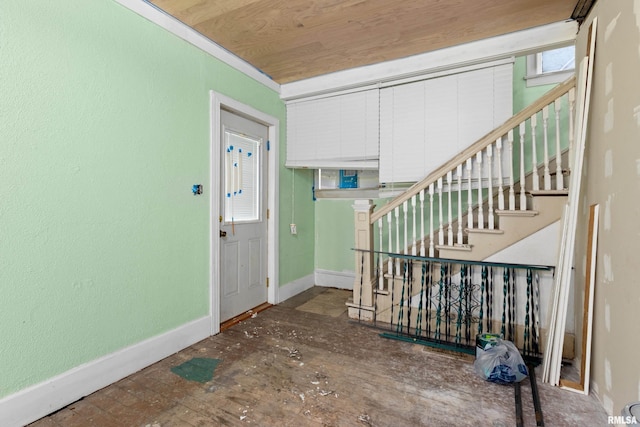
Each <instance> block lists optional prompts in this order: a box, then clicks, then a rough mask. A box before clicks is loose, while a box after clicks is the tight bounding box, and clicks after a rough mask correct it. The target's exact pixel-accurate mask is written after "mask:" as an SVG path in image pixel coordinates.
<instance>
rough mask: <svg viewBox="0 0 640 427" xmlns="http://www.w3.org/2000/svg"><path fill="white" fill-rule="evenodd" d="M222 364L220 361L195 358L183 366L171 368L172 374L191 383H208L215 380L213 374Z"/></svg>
mask: <svg viewBox="0 0 640 427" xmlns="http://www.w3.org/2000/svg"><path fill="white" fill-rule="evenodd" d="M220 362H222V360H220V359H209V358H205V357H194V358H193V359H191V360H188V361H186V362H184V363H183V364H181V365H178V366H174V367H172V368H171V372H173V373H174V374H176V375H178V376H180V377H182V378H184V379H185V380H189V381H197V382H199V383H206V382H207V381H211V379H212V378H213V372H214V371H215V369H216V367H217V366H218V365H219V364H220Z"/></svg>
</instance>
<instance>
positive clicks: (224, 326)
mask: <svg viewBox="0 0 640 427" xmlns="http://www.w3.org/2000/svg"><path fill="white" fill-rule="evenodd" d="M270 307H273V304H269V303H268V302H264V303H262V304H260V305H258V306H257V307H254V308H252V309H251V310H247V311H245V312H244V313H242V314H239V315H237V316H235V317H232V318H231V319H229V320H225V321H224V322H222V323H220V332H222V331H224V330H226V329H229V328H230V327H232V326H233V325H236V324H238V323H240V322H243V321H245V320H247V319H249V318H251V317H254V316H257V315H258V313H260V312H261V311H264V310H266V309H268V308H270Z"/></svg>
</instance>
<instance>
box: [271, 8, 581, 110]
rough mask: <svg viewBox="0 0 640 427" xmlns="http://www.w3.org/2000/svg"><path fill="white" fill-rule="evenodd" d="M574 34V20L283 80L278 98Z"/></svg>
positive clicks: (523, 51)
mask: <svg viewBox="0 0 640 427" xmlns="http://www.w3.org/2000/svg"><path fill="white" fill-rule="evenodd" d="M577 33H578V24H577V22H575V21H563V22H557V23H553V24H549V25H543V26H540V27H535V28H531V29H528V30H523V31H518V32H515V33H510V34H505V35H501V36H496V37H491V38H487V39H483V40H478V41H474V42H470V43H465V44H461V45H457V46H453V47H449V48H444V49H439V50H435V51H432V52H427V53H423V54H419V55H413V56H410V57H407V58H402V59H397V60H393V61H386V62H381V63H378V64H373V65H366V66H363V67H357V68H351V69H349V70H344V71H337V72H335V73H330V74H324V75H322V76H318V77H312V78H309V79H304V80H298V81H295V82H291V83H286V84H283V85H281V86H280V97H281V98H282V99H283V100H285V101H288V100H293V99H296V98H303V97H308V96H314V95H320V94H323V93H331V92H336V91H341V90H348V89H354V88H358V87H361V86H366V85H371V84H378V83H384V82H387V81H392V80H398V79H403V78H408V77H412V76H417V75H421V74H430V73H434V72H438V71H442V70H447V69H454V68H459V67H464V66H468V65H474V64H479V63H483V62H488V61H494V60H499V59H504V58H508V57H511V56H522V55H528V54H530V53H534V52H539V51H541V50H547V49H552V48H554V47H560V46H563V45H567V44H570V43H574V42H575V39H576V35H577Z"/></svg>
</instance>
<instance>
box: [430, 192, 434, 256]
mask: <svg viewBox="0 0 640 427" xmlns="http://www.w3.org/2000/svg"><path fill="white" fill-rule="evenodd" d="M433 193H434V191H433V183H431V184H429V256H430V257H433V256H434V253H435V249H434V243H433Z"/></svg>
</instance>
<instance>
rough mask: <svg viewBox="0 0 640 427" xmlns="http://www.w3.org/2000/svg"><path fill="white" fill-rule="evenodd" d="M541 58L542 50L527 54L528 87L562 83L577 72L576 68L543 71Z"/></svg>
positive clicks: (526, 78) (526, 77)
mask: <svg viewBox="0 0 640 427" xmlns="http://www.w3.org/2000/svg"><path fill="white" fill-rule="evenodd" d="M541 58H542V52H538V53H534V54H531V55H527V74H526V76H525V78H524V79H525V80H526V82H527V87H533V86H542V85H549V84H556V83H562V82H563V81H565V80H567V79H568V78H569V77H571V76H573V74H574V73H575V69H571V70H566V71H554V72H551V73H542V67H541V63H540V59H541Z"/></svg>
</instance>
